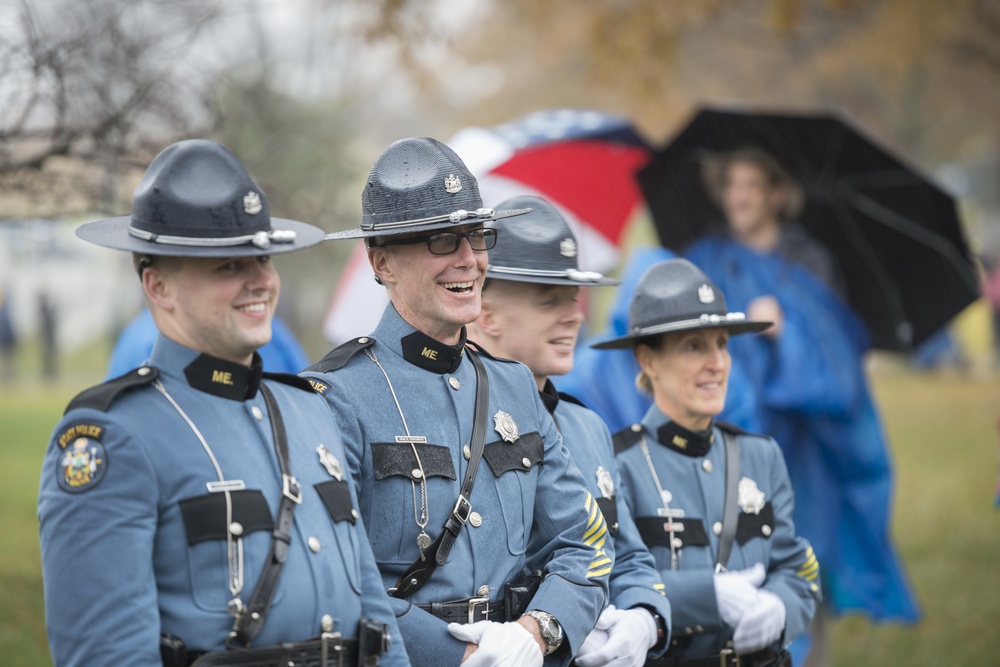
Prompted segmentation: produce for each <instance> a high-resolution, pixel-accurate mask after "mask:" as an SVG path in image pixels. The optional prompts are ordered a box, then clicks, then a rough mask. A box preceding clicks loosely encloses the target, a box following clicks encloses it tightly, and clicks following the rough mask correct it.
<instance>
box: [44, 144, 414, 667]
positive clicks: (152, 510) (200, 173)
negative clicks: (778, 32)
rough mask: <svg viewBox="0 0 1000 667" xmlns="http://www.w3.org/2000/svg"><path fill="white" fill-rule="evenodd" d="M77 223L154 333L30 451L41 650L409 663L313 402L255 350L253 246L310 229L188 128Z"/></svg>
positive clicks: (267, 325)
mask: <svg viewBox="0 0 1000 667" xmlns="http://www.w3.org/2000/svg"><path fill="white" fill-rule="evenodd" d="M77 235H78V236H79V237H81V238H82V239H84V240H86V241H90V242H92V243H96V244H98V245H102V246H106V247H109V248H116V249H120V250H126V251H131V252H132V253H133V264H134V266H135V267H136V270H137V271H138V273H139V279H140V281H141V283H142V288H143V292H144V296H145V299H146V302H147V304H148V305H149V308H150V310H151V311H152V314H153V319H154V320H155V322H156V325H157V328H158V329H159V331H160V334H159V337H158V338H157V340H156V343H155V345H154V347H153V350H152V353H151V355H150V358H149V361H148V362H147V363H146V364H144V365H142V366H141V367H139V368H136V369H133V370H132V371H130V372H128V373H125V374H124V375H121V376H119V377H117V378H115V379H113V380H110V381H108V382H106V383H104V384H101V385H98V386H96V387H92V388H90V389H88V390H86V391H84V392H82V393H81V394H79V395H78V396H77V397H76V398H74V399H73V400H72V401H71V402H70V404H69V406H68V407H67V409H66V412H65V414H64V416H63V418H62V420H61V421H60V422H59V424H58V425H57V426H56V428H55V431H54V432H53V435H52V439H51V441H50V442H49V445H48V450H47V452H46V454H45V458H44V464H43V468H42V474H41V485H40V491H39V499H38V516H39V521H40V523H41V529H40V539H41V550H42V569H43V577H44V583H45V613H46V627H47V631H48V639H49V646H50V649H51V653H52V659H53V662H54V664H55V665H57V666H58V667H64V666H65V667H72V666H76V665H81V666H86V667H95V666H100V665H116V666H117V665H141V666H149V667H152V666H153V665H156V666H159V665H168V666H171V667H172V666H175V665H184V666H186V665H188V664H190V663H191V662H192V661H193V660H195V659H197V662H196V663H195V664H197V665H198V666H199V667H200V666H201V665H273V664H278V662H279V661H280V664H292V662H289V661H296V660H297V661H300V663H301V664H306V662H307V661H308V664H311V665H319V664H323V665H325V664H329V665H339V664H349V665H360V664H365V665H374V664H379V660H381V664H382V665H408V664H409V662H408V660H407V657H406V652H405V647H404V646H403V644H402V643H401V641H400V640H399V638H398V629H397V626H396V623H395V617H394V614H393V612H392V609H391V607H390V604H389V600H388V596H387V595H386V594H385V590H384V588H383V586H382V583H381V578H380V577H379V573H378V571H377V569H376V568H375V566H374V564H373V562H372V553H371V548H370V547H369V545H368V541H367V539H366V536H365V534H364V528H363V525H364V524H363V522H362V520H361V519H360V518H359V516H358V511H357V496H356V493H355V491H354V488H353V482H352V480H351V479H350V476H349V475H347V473H346V468H345V463H346V456H345V453H344V449H343V444H342V442H341V439H340V436H339V434H338V432H337V428H336V423H335V421H334V420H333V418H332V415H331V414H330V410H329V408H328V407H327V406H326V404H325V402H324V401H323V400H322V399H321V398H320V397H318V396H316V394H315V392H313V391H312V388H311V387H310V386H309V384H308V383H306V382H304V381H303V380H302V379H301V378H299V377H298V376H297V375H279V374H270V373H263V372H262V370H261V361H260V356H259V355H258V354H257V352H256V350H257V348H258V347H260V346H261V345H263V344H265V343H266V342H267V341H268V339H269V338H270V337H271V318H272V317H273V316H274V310H275V306H276V304H277V300H278V292H279V287H280V279H279V277H278V274H277V272H276V271H275V268H274V266H273V265H272V263H271V259H270V255H272V254H276V253H285V252H291V251H294V250H299V249H302V248H306V247H309V246H312V245H315V244H316V243H318V242H320V241H321V240H322V238H323V232H322V230H320V229H318V228H316V227H313V226H312V225H307V224H305V223H301V222H297V221H293V220H283V219H279V218H273V217H271V215H270V212H269V209H268V201H267V197H266V195H265V194H264V192H263V191H262V190H261V189H260V188H259V187H258V186H257V185H256V183H254V181H253V180H252V179H251V178H250V176H249V174H247V172H246V170H245V168H244V166H243V165H242V164H241V163H240V161H239V160H238V159H237V157H236V156H235V155H233V154H232V153H231V152H229V150H227V149H226V148H225V147H223V146H222V145H220V144H217V143H215V142H210V141H203V140H189V141H182V142H179V143H175V144H173V145H171V146H169V147H167V148H166V149H165V150H164V151H163V152H161V153H160V154H159V155H158V156H157V157H156V158H155V159H154V160H153V162H152V163H151V164H150V165H149V168H148V169H147V170H146V173H145V175H144V176H143V178H142V181H141V182H140V183H139V186H138V187H137V189H136V191H135V196H134V199H133V211H132V213H131V214H130V215H126V216H122V217H117V218H110V219H105V220H99V221H96V222H91V223H88V224H86V225H83V226H82V227H80V228H79V229H78V230H77ZM279 643H280V644H282V646H276V645H277V644H279ZM250 646H252V647H254V648H247V647H250ZM258 647H259V648H258ZM227 648H229V649H231V650H226V649H227ZM380 654H381V655H380ZM199 656H200V657H199Z"/></svg>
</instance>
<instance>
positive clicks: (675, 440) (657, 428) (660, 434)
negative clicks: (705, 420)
mask: <svg viewBox="0 0 1000 667" xmlns="http://www.w3.org/2000/svg"><path fill="white" fill-rule="evenodd" d="M642 423H643V426H644V427H645V428H646V430H647V431H649V432H650V433H655V434H656V440H657V442H659V443H660V444H661V445H663V446H664V447H666V448H667V449H672V450H674V451H675V452H678V453H680V454H684V455H685V456H691V457H699V456H705V455H706V454H708V451H709V450H710V449H711V448H712V443H713V442H715V429H714V428H713V427H712V426H709V427H708V428H707V429H705V430H704V431H691V430H688V429H686V428H684V427H683V426H681V425H680V424H678V423H677V422H675V421H673V420H672V419H670V417H668V416H667V415H665V414H664V413H663V411H662V410H660V408H658V407H657V406H656V404H653V405H652V406H650V408H649V411H648V412H647V413H646V417H645V418H644V419H643V420H642Z"/></svg>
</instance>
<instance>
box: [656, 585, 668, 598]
mask: <svg viewBox="0 0 1000 667" xmlns="http://www.w3.org/2000/svg"><path fill="white" fill-rule="evenodd" d="M666 588H667V587H666V586H664V585H663V584H653V590H654V591H656V592H657V593H659V594H660V595H662V596H663V597H666V596H667V591H666Z"/></svg>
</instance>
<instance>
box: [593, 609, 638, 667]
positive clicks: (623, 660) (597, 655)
mask: <svg viewBox="0 0 1000 667" xmlns="http://www.w3.org/2000/svg"><path fill="white" fill-rule="evenodd" d="M595 634H596V635H597V636H596V638H595V641H593V642H592V641H591V637H595ZM604 637H607V639H605V640H604V641H603V642H602V641H601V640H602V639H603V638H604ZM654 644H656V621H655V620H653V615H652V614H650V613H649V612H648V611H646V610H645V609H615V608H614V607H613V606H612V607H608V608H607V609H605V610H604V613H602V614H601V617H600V618H599V619H597V625H596V626H595V627H594V630H593V631H592V632H591V633H590V634H589V635H587V639H586V640H585V641H584V642H583V646H581V647H580V652H579V653H577V655H576V664H577V665H579V667H604V666H607V667H641V665H644V664H645V663H646V653H647V651H649V649H651V648H652V647H653V645H654Z"/></svg>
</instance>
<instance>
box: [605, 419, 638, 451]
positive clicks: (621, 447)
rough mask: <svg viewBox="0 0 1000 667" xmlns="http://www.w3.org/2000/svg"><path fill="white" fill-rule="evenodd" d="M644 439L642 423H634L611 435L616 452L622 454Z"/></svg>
mask: <svg viewBox="0 0 1000 667" xmlns="http://www.w3.org/2000/svg"><path fill="white" fill-rule="evenodd" d="M641 439H642V425H641V424H632V425H631V426H628V427H626V428H623V429H622V430H620V431H618V432H617V433H615V434H614V435H613V436H611V442H612V444H614V446H615V454H620V453H622V452H624V451H625V450H626V449H628V448H629V447H631V446H632V445H634V444H636V443H637V442H639V441H640V440H641Z"/></svg>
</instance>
